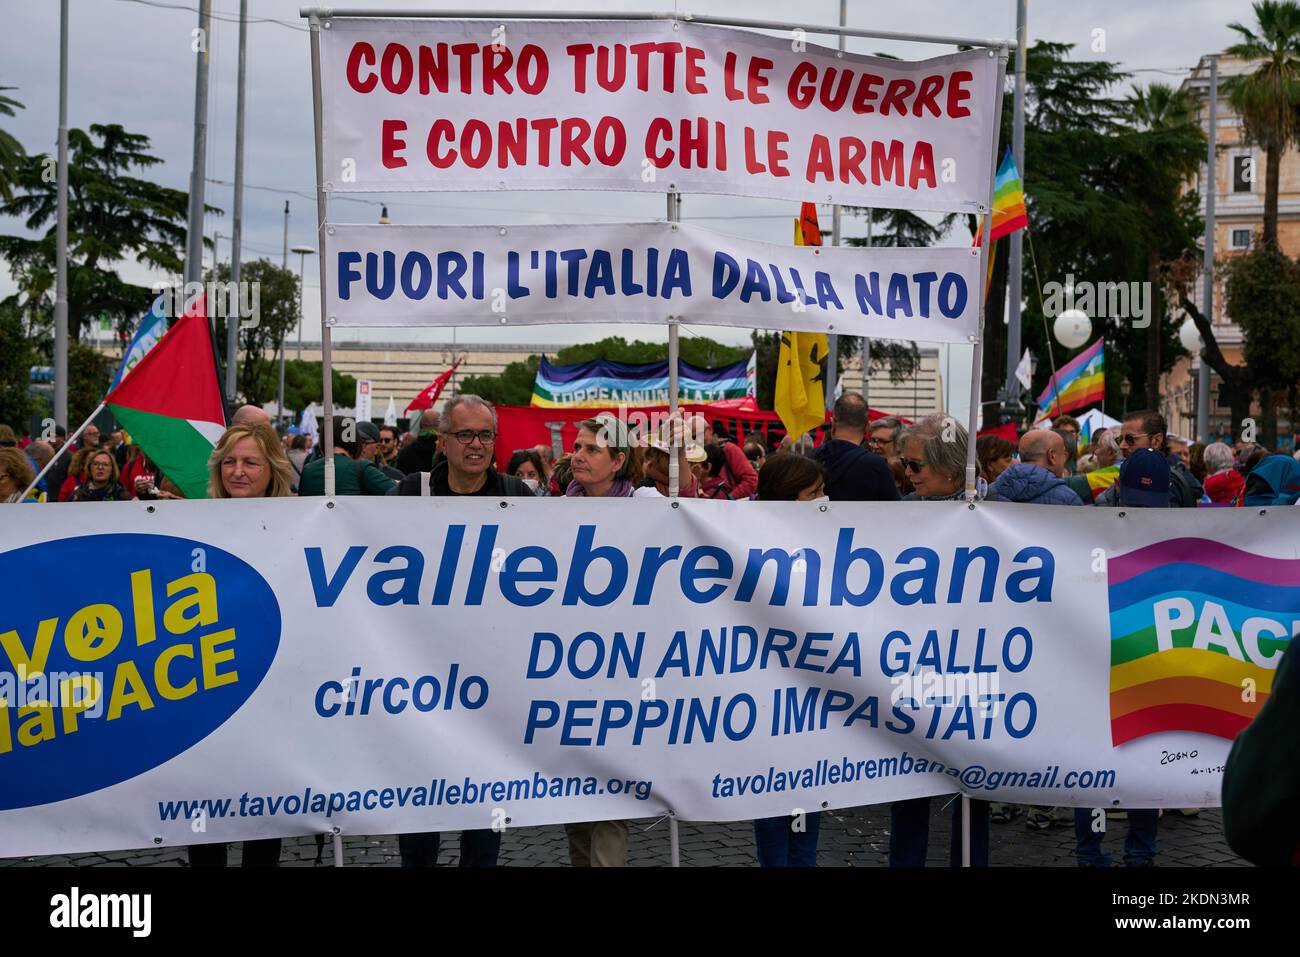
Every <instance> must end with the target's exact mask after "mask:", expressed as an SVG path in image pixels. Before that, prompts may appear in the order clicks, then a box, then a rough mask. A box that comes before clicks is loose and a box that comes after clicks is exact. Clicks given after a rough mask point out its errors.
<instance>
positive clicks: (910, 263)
mask: <svg viewBox="0 0 1300 957" xmlns="http://www.w3.org/2000/svg"><path fill="white" fill-rule="evenodd" d="M329 230H330V241H329V255H328V256H327V257H326V263H325V284H326V289H325V315H326V321H327V322H328V323H330V324H331V325H336V326H502V325H531V324H542V323H560V322H575V323H582V322H631V323H644V322H648V323H656V324H663V323H666V322H669V321H671V320H674V319H676V320H678V321H680V322H688V323H692V324H699V325H713V326H736V327H740V328H744V329H752V328H760V329H771V330H776V331H781V330H797V331H806V332H838V333H842V334H845V335H854V336H871V337H873V338H885V339H906V340H912V341H921V342H957V343H962V344H967V343H969V342H970V341H971V337H973V336H974V335H975V333H976V330H977V329H978V328H979V292H980V287H979V281H980V280H979V276H980V268H979V266H980V257H979V250H978V249H973V248H971V247H968V246H962V247H943V248H910V247H876V248H870V249H855V248H848V247H835V246H785V245H779V244H777V243H765V242H757V241H755V240H748V239H738V238H736V237H734V236H727V235H724V234H722V233H716V232H713V231H712V230H708V229H702V228H700V227H698V226H688V225H685V224H679V223H622V224H609V223H602V224H597V225H583V226H580V227H579V226H572V227H570V226H562V225H548V226H379V225H373V224H372V225H341V224H333V225H331V226H330V227H329Z"/></svg>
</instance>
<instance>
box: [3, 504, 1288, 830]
mask: <svg viewBox="0 0 1300 957" xmlns="http://www.w3.org/2000/svg"><path fill="white" fill-rule="evenodd" d="M4 521H5V525H4V530H5V535H4V543H5V548H6V550H5V551H4V552H3V553H0V581H3V582H4V583H5V601H4V602H3V603H0V616H3V618H2V619H0V651H2V652H3V656H2V657H0V665H2V666H3V668H0V671H2V672H3V677H0V681H3V682H4V684H3V685H2V686H0V698H3V699H4V701H5V706H4V707H0V856H14V855H28V854H42V853H52V852H72V851H85V850H91V849H109V848H125V847H140V846H153V845H155V844H185V843H191V842H203V841H214V840H236V839H243V838H254V837H266V836H274V835H294V834H307V833H312V832H322V831H328V830H330V829H332V828H338V829H341V830H342V831H343V832H344V833H346V834H366V833H373V834H384V833H392V832H395V831H396V832H404V831H420V830H439V829H442V830H445V829H459V828H485V827H493V826H496V827H520V826H526V825H537V824H545V823H554V822H560V821H580V820H606V819H615V818H625V817H651V816H658V815H662V814H664V813H665V812H667V811H669V810H672V811H673V812H675V813H676V814H677V815H678V816H679V817H681V818H683V819H687V820H735V819H745V818H752V817H758V816H768V815H783V814H791V813H797V810H798V809H804V810H813V809H819V808H835V807H846V806H854V805H862V804H870V803H878V802H884V801H892V800H895V799H899V798H906V797H914V796H922V795H934V794H944V793H953V792H956V791H958V790H961V791H963V792H965V793H967V794H970V795H972V796H974V797H979V798H991V799H997V800H1003V801H1015V802H1020V803H1032V804H1046V805H1066V806H1071V805H1073V806H1084V807H1112V806H1131V807H1158V806H1175V807H1194V806H1213V805H1216V804H1217V803H1218V800H1219V790H1220V782H1221V777H1222V767H1223V763H1224V759H1225V756H1226V755H1227V752H1228V749H1229V746H1230V741H1231V738H1232V736H1233V735H1234V734H1235V733H1236V732H1237V730H1239V729H1240V728H1241V727H1243V726H1244V725H1245V724H1246V723H1247V722H1248V721H1249V720H1250V717H1251V715H1253V714H1254V713H1255V712H1256V711H1257V710H1258V708H1259V706H1260V704H1261V703H1262V702H1263V700H1264V699H1265V698H1266V697H1267V695H1268V693H1269V690H1270V684H1271V678H1272V674H1273V672H1274V670H1275V669H1276V667H1277V663H1278V659H1279V658H1280V656H1281V654H1282V652H1283V650H1284V649H1285V648H1286V646H1287V643H1288V641H1289V640H1290V638H1291V636H1292V635H1294V634H1296V633H1297V632H1298V631H1300V572H1298V571H1297V568H1300V551H1298V549H1300V545H1298V543H1300V510H1297V509H1294V508H1291V509H1286V508H1281V509H1270V510H1269V514H1268V516H1267V518H1266V519H1261V518H1259V517H1258V516H1257V515H1256V514H1255V513H1254V512H1250V513H1248V514H1246V513H1242V511H1241V510H1235V511H1234V510H1231V509H1225V510H1212V511H1211V510H1206V511H1201V512H1187V511H1168V512H1164V511H1144V512H1139V513H1135V512H1128V513H1127V514H1125V513H1124V512H1121V511H1119V510H1115V509H1105V510H1098V509H1091V508H1089V509H1067V508H1055V509H1043V508H1034V507H1029V506H1018V505H1006V504H1002V505H998V504H994V505H978V506H976V507H974V508H968V507H967V506H966V505H965V504H963V503H903V504H859V503H854V504H830V505H819V504H817V503H767V504H759V503H728V502H711V501H699V502H694V501H684V502H681V503H680V505H679V506H675V505H673V504H672V503H670V502H669V501H667V500H661V501H657V500H643V499H637V500H594V501H588V500H585V499H566V500H558V501H548V500H545V499H509V500H503V501H495V500H490V499H488V500H484V499H468V498H462V499H437V498H432V499H430V498H424V499H402V498H377V499H364V498H340V499H337V500H334V501H327V500H326V499H303V500H263V501H251V502H230V501H225V502H165V503H157V504H153V505H145V504H144V503H121V504H119V503H106V504H103V505H99V506H97V507H95V508H90V507H82V508H68V509H67V510H62V509H58V510H53V511H47V510H44V509H36V508H21V507H15V508H13V509H9V510H7V514H6V515H5V518H4ZM51 697H53V699H54V704H55V706H54V707H51V706H50V703H49V702H50V699H51Z"/></svg>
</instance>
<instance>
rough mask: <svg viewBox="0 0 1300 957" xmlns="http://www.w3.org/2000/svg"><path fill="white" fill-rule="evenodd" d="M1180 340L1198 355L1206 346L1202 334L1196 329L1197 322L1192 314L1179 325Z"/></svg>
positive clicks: (1186, 347) (1185, 347)
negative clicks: (1193, 319)
mask: <svg viewBox="0 0 1300 957" xmlns="http://www.w3.org/2000/svg"><path fill="white" fill-rule="evenodd" d="M1178 341H1179V342H1181V343H1182V344H1183V348H1184V349H1186V350H1187V351H1188V352H1190V353H1191V354H1192V355H1196V354H1197V353H1198V352H1200V351H1201V349H1202V348H1204V346H1205V342H1204V340H1203V339H1201V334H1200V333H1199V332H1197V331H1196V323H1195V322H1193V321H1192V318H1191V317H1190V316H1188V317H1187V319H1186V320H1185V321H1184V322H1183V324H1182V325H1181V326H1179V327H1178Z"/></svg>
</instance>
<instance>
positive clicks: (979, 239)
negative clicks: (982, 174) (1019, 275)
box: [975, 147, 1029, 246]
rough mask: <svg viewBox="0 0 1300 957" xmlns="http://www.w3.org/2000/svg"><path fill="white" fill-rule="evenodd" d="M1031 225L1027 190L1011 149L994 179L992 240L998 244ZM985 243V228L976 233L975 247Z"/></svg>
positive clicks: (1008, 149)
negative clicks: (1000, 240)
mask: <svg viewBox="0 0 1300 957" xmlns="http://www.w3.org/2000/svg"><path fill="white" fill-rule="evenodd" d="M1028 225H1029V216H1028V214H1027V213H1026V212H1025V188H1024V185H1023V184H1022V183H1021V182H1020V171H1019V170H1018V169H1016V161H1015V158H1014V157H1013V156H1012V155H1011V148H1010V147H1007V151H1006V153H1005V154H1003V156H1002V165H1001V166H999V167H998V174H997V176H995V177H994V179H993V226H992V227H991V239H992V241H993V242H997V241H998V240H999V239H1001V238H1002V237H1003V236H1009V235H1011V234H1012V233H1014V232H1015V231H1016V230H1017V229H1024V228H1025V227H1026V226H1028ZM983 241H984V234H983V226H982V225H981V228H980V229H978V230H976V232H975V245H976V246H979V245H981V244H982V243H983Z"/></svg>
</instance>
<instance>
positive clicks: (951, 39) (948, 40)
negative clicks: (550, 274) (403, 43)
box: [298, 7, 1011, 49]
mask: <svg viewBox="0 0 1300 957" xmlns="http://www.w3.org/2000/svg"><path fill="white" fill-rule="evenodd" d="M298 16H300V17H307V18H310V17H321V16H329V17H335V18H339V17H345V18H351V17H373V18H379V19H384V20H391V19H403V18H407V19H409V18H412V17H414V18H419V19H439V20H680V21H682V22H685V23H706V24H709V25H711V26H717V27H748V28H750V29H752V30H778V31H780V32H782V33H789V32H790V31H791V30H802V31H803V32H804V33H825V34H827V35H829V36H839V35H841V34H842V35H844V36H848V37H864V38H866V39H868V40H902V41H904V42H906V43H934V44H937V45H939V46H949V47H988V48H990V49H997V48H998V47H1002V48H1006V47H1009V46H1011V41H1010V40H1007V39H1001V38H997V37H958V36H950V35H948V34H937V33H935V34H932V33H898V32H897V31H890V30H864V29H861V28H859V27H827V26H818V25H815V24H814V25H811V26H810V25H809V24H807V23H797V22H792V21H789V20H753V19H749V18H745V17H715V16H710V15H709V14H699V13H684V12H677V11H673V12H661V13H625V12H622V11H618V10H607V9H606V10H483V9H481V8H479V9H469V10H419V9H414V8H409V7H408V8H404V9H398V10H395V9H392V8H391V7H380V8H378V9H374V10H367V9H365V8H364V7H300V8H299V9H298Z"/></svg>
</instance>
